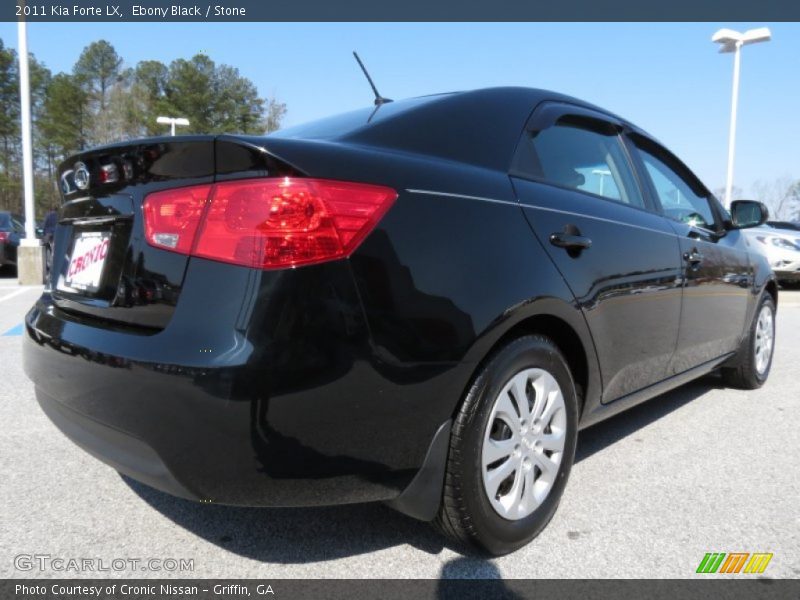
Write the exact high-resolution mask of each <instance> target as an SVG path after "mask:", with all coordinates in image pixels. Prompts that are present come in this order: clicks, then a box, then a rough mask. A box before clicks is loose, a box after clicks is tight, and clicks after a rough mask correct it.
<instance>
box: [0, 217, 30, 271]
mask: <svg viewBox="0 0 800 600" xmlns="http://www.w3.org/2000/svg"><path fill="white" fill-rule="evenodd" d="M24 237H25V224H24V220H23V219H22V217H20V216H19V215H15V214H14V213H11V212H8V211H0V268H2V267H4V266H6V265H10V266H16V264H17V248H18V247H19V242H20V240H21V239H22V238H24Z"/></svg>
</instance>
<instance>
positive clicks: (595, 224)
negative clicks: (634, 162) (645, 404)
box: [511, 103, 682, 402]
mask: <svg viewBox="0 0 800 600" xmlns="http://www.w3.org/2000/svg"><path fill="white" fill-rule="evenodd" d="M622 129H623V126H622V124H621V123H619V122H618V121H616V120H615V119H614V118H612V117H609V116H608V115H605V114H603V113H597V112H595V111H592V110H588V109H586V108H583V107H579V106H573V105H569V104H562V103H547V104H546V105H543V106H540V107H539V108H538V109H537V110H536V111H535V112H534V114H533V116H532V118H531V119H530V121H529V123H528V125H527V127H526V130H525V132H524V133H523V136H522V139H521V140H520V143H519V145H518V148H517V153H516V156H515V159H514V164H513V166H512V170H511V177H512V182H513V184H514V187H515V189H516V191H517V194H518V197H519V200H520V202H521V204H522V206H523V211H524V213H525V216H526V218H527V219H528V222H529V223H530V226H531V227H532V228H533V230H534V231H535V232H536V235H537V237H538V238H539V240H540V242H541V243H542V245H543V246H544V249H545V251H546V252H547V253H548V254H549V256H550V257H551V258H552V260H553V262H554V263H555V264H556V266H557V267H558V269H559V271H560V272H561V274H562V276H563V277H564V279H565V281H566V282H567V284H568V285H569V287H570V288H571V290H572V292H573V294H574V296H575V298H576V300H577V302H578V304H579V305H580V307H581V309H582V311H583V314H584V316H585V318H586V322H587V324H588V326H589V329H590V331H591V334H592V337H593V340H594V344H595V348H596V351H597V355H598V358H599V362H600V370H601V375H602V379H603V402H609V401H612V400H614V399H616V398H620V397H622V396H625V395H627V394H630V393H632V392H635V391H637V390H639V389H641V388H644V387H646V386H648V385H651V384H653V383H655V382H657V381H660V380H661V379H663V378H664V377H665V376H666V374H667V368H668V365H669V362H670V359H671V358H672V354H673V352H674V350H675V345H676V342H677V336H678V328H679V324H680V310H681V289H680V288H681V276H682V271H681V264H680V253H679V246H678V240H677V235H676V233H675V231H674V230H673V229H672V228H671V227H670V226H669V224H668V223H667V222H666V221H665V219H664V218H663V217H662V216H660V215H658V214H656V213H655V212H654V210H653V209H654V207H653V206H652V205H650V204H649V200H648V199H647V197H646V195H644V194H642V192H641V189H640V185H639V183H638V181H637V176H636V174H635V172H634V170H633V168H632V167H631V163H630V159H629V156H628V154H627V149H626V147H625V145H624V143H623V140H622V138H621V135H620V134H621V131H622ZM528 276H530V277H535V276H536V274H535V273H531V274H529V275H528Z"/></svg>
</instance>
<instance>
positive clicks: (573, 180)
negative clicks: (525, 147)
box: [532, 119, 644, 208]
mask: <svg viewBox="0 0 800 600" xmlns="http://www.w3.org/2000/svg"><path fill="white" fill-rule="evenodd" d="M532 143H533V149H534V152H535V155H536V158H537V159H538V162H539V165H538V170H539V178H541V179H542V180H543V181H546V182H548V183H553V184H556V185H559V186H562V187H567V188H573V189H576V190H581V191H583V192H589V193H591V194H596V195H598V196H602V197H603V198H607V199H609V200H614V201H616V202H621V203H623V204H629V205H631V206H636V207H638V208H644V201H643V200H642V195H641V194H640V192H639V188H638V186H637V184H636V180H635V179H634V176H633V172H632V171H631V168H630V164H629V162H628V158H627V155H626V154H625V149H624V147H623V145H622V142H621V140H620V138H619V135H617V133H616V131H614V130H613V128H611V127H610V126H609V127H608V128H595V127H592V128H588V127H586V126H585V125H583V124H581V123H579V122H571V121H569V120H564V119H562V120H559V122H558V123H557V124H556V125H554V126H552V127H548V128H547V129H543V130H542V131H539V132H535V133H534V134H533V138H532Z"/></svg>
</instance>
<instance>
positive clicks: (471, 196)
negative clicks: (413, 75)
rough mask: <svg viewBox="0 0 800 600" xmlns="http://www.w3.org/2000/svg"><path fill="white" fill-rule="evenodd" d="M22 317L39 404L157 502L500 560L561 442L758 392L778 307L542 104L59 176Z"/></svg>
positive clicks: (562, 458) (487, 104) (713, 217)
mask: <svg viewBox="0 0 800 600" xmlns="http://www.w3.org/2000/svg"><path fill="white" fill-rule="evenodd" d="M58 176H59V180H60V185H61V189H62V193H63V205H62V207H61V209H60V212H59V224H58V229H57V231H56V234H55V241H54V259H53V260H54V262H53V271H52V274H51V279H50V282H49V284H48V286H47V287H46V289H45V291H44V293H43V295H42V297H41V298H40V299H39V300H38V301H37V303H36V305H35V306H34V307H33V308H32V309H31V311H30V312H29V314H28V315H27V317H26V331H27V335H26V341H25V345H24V347H25V350H24V352H25V367H26V369H27V373H28V375H29V376H30V378H31V379H32V380H33V382H34V384H35V387H36V395H37V398H38V401H39V403H40V404H41V407H42V409H43V410H44V412H45V413H47V415H48V416H49V417H50V419H52V421H53V422H54V423H55V424H56V425H57V426H58V427H59V428H60V429H62V430H63V432H64V433H65V434H66V435H67V436H69V437H70V438H72V439H73V440H74V441H75V442H76V443H77V444H79V445H80V446H82V447H83V448H85V449H86V450H87V451H89V452H90V453H92V454H93V455H95V456H97V457H98V458H100V459H101V460H103V461H105V462H107V463H108V464H110V465H111V466H113V467H114V468H116V469H117V470H119V471H120V472H122V473H125V474H127V475H129V476H131V477H133V478H135V479H138V480H140V481H142V482H144V483H146V484H149V485H151V486H153V487H156V488H159V489H161V490H164V491H166V492H169V493H171V494H174V495H177V496H182V497H185V498H192V499H196V500H202V501H206V502H214V503H221V504H232V505H248V506H308V505H317V504H339V503H355V502H371V501H379V502H385V503H387V504H389V505H390V506H392V507H394V508H395V509H397V510H399V511H401V512H403V513H406V514H408V515H411V516H413V517H416V518H418V519H422V520H428V521H435V522H436V524H437V525H438V526H439V528H440V529H441V530H442V531H443V532H445V533H446V534H449V535H450V536H452V537H454V538H455V539H456V540H460V541H462V542H467V543H469V544H472V545H473V546H477V547H478V548H482V549H483V550H485V551H488V552H491V553H494V554H502V553H506V552H510V551H512V550H514V549H516V548H519V547H520V546H522V545H523V544H525V543H527V542H528V541H529V540H531V539H532V538H533V537H534V536H535V535H537V533H539V531H541V530H542V529H543V528H544V526H545V525H546V524H547V522H548V521H549V520H550V518H551V517H552V516H553V514H554V512H555V510H556V506H557V504H558V502H559V499H560V498H561V495H562V493H563V491H564V487H565V484H566V482H567V477H568V475H569V472H570V467H571V465H572V461H573V457H574V454H575V444H576V438H577V434H578V430H579V429H580V428H582V427H586V426H588V425H591V424H593V423H596V422H598V421H600V420H602V419H604V418H606V417H608V416H610V415H613V414H615V413H618V412H619V411H621V410H624V409H626V408H628V407H630V406H633V405H634V404H637V403H639V402H641V401H644V400H647V399H649V398H651V397H653V396H655V395H657V394H660V393H662V392H664V391H666V390H668V389H671V388H674V387H676V386H678V385H681V384H683V383H685V382H687V381H689V380H691V379H693V378H696V377H699V376H701V375H703V374H705V373H708V372H710V371H712V370H715V369H718V368H719V369H721V372H722V375H723V377H724V380H725V381H726V382H728V383H729V384H731V385H734V386H738V387H744V388H756V387H758V386H760V385H761V384H762V383H763V382H764V381H765V379H766V378H767V375H768V373H769V370H770V365H771V360H772V351H773V340H774V323H775V310H776V305H777V286H776V282H775V278H774V276H773V274H772V272H771V271H770V268H769V265H768V264H766V262H765V259H764V258H763V257H762V256H761V255H760V254H758V253H757V252H754V251H751V250H750V248H749V247H748V245H747V242H746V240H745V238H744V236H743V235H742V234H741V231H740V230H741V229H742V228H745V227H750V226H757V225H760V224H761V223H763V222H764V221H765V219H766V217H767V214H766V209H765V208H764V207H763V205H761V204H760V203H757V202H751V201H740V202H737V203H734V204H733V207H732V209H731V213H730V214H729V213H728V212H727V211H726V210H725V209H724V208H723V207H722V206H721V204H720V203H719V202H718V201H717V200H716V199H715V198H714V197H713V196H712V195H711V194H710V193H709V192H708V190H707V189H706V188H705V187H704V186H703V184H702V183H701V182H700V181H699V180H698V179H697V178H696V177H695V176H694V175H693V174H692V173H691V172H690V171H689V169H687V167H686V166H684V164H683V163H682V162H681V161H680V160H678V159H677V158H676V157H675V156H674V155H673V154H671V153H670V152H669V151H668V150H666V149H665V148H664V147H662V146H661V145H660V144H659V143H658V142H657V141H655V140H654V139H653V138H652V137H651V136H649V135H648V134H646V133H645V132H643V131H642V130H640V129H638V128H637V127H635V126H634V125H632V124H631V123H628V122H627V121H625V120H623V119H621V118H619V117H617V116H615V115H613V114H610V113H608V112H606V111H604V110H602V109H599V108H597V107H594V106H591V105H589V104H586V103H584V102H582V101H579V100H576V99H574V98H569V97H566V96H562V95H559V94H555V93H551V92H546V91H541V90H530V89H520V88H502V89H488V90H478V91H471V92H463V93H453V94H443V95H437V96H429V97H424V98H416V99H411V100H405V101H399V102H393V103H385V104H381V105H379V106H377V107H370V108H367V109H364V110H359V111H355V112H352V113H349V114H345V115H341V116H337V117H332V118H329V119H325V120H322V121H319V122H316V123H312V124H310V125H304V126H300V127H297V128H293V129H287V130H284V131H282V132H278V133H277V134H272V135H269V136H266V137H246V136H234V135H217V136H211V135H209V136H185V137H169V138H158V139H147V140H141V141H136V142H129V143H124V144H118V145H111V146H105V147H102V148H97V149H93V150H89V151H87V152H84V153H81V154H80V155H78V156H74V157H72V158H70V159H68V160H67V161H65V162H64V163H63V165H62V166H61V167H60V169H59V173H58Z"/></svg>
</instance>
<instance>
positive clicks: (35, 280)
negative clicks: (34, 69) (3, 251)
mask: <svg viewBox="0 0 800 600" xmlns="http://www.w3.org/2000/svg"><path fill="white" fill-rule="evenodd" d="M23 6H24V5H23ZM26 25H27V24H26V22H25V19H24V18H23V19H20V20H19V21H17V37H18V42H19V106H20V128H21V129H22V186H23V196H24V205H25V237H24V238H23V239H22V240H20V243H19V247H18V248H17V281H18V282H19V283H20V284H21V285H39V284H41V283H42V281H43V273H44V263H43V260H42V247H41V245H40V244H39V240H38V239H36V212H35V206H34V202H33V198H34V196H33V143H32V139H31V87H30V69H29V66H28V31H27V26H26Z"/></svg>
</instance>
